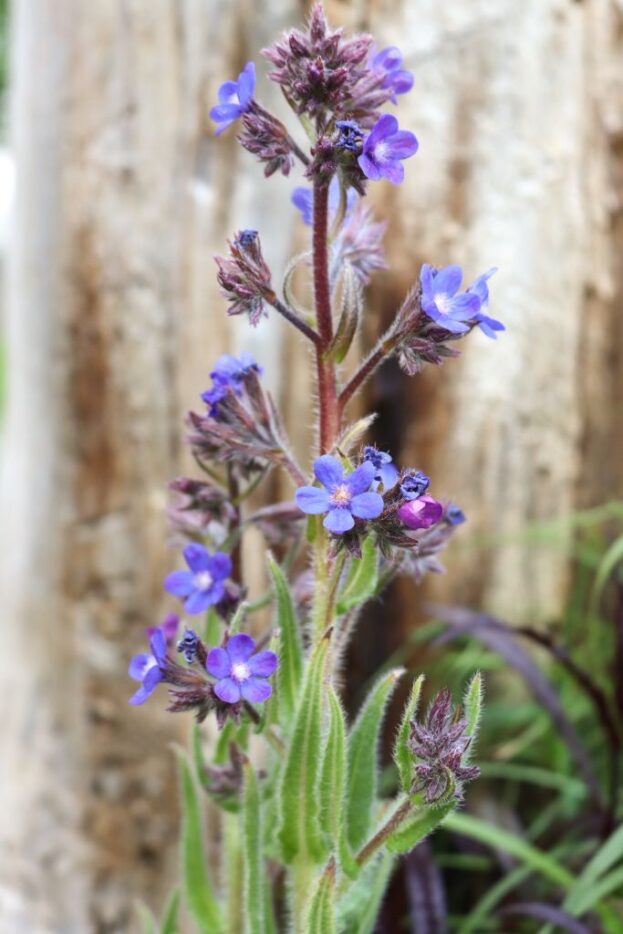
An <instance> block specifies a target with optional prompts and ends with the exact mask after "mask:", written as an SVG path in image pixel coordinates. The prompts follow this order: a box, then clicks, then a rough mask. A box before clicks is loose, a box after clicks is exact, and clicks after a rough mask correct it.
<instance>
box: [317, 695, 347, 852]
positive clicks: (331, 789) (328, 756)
mask: <svg viewBox="0 0 623 934" xmlns="http://www.w3.org/2000/svg"><path fill="white" fill-rule="evenodd" d="M345 785H346V723H345V721H344V711H343V710H342V705H341V704H340V702H339V700H338V698H337V695H336V693H335V691H334V690H333V688H332V687H330V688H329V730H328V732H327V741H326V745H325V749H324V757H323V760H322V770H321V773H320V826H321V827H322V830H323V832H324V833H325V834H326V835H327V837H328V838H329V840H330V845H331V849H335V847H336V845H337V842H338V840H339V837H340V832H341V825H342V811H343V807H344V793H345V791H346V787H345Z"/></svg>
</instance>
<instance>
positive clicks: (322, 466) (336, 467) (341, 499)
mask: <svg viewBox="0 0 623 934" xmlns="http://www.w3.org/2000/svg"><path fill="white" fill-rule="evenodd" d="M314 476H315V477H316V480H318V481H319V483H320V484H321V487H316V486H302V487H300V488H299V489H298V490H297V491H296V503H297V506H298V507H299V509H301V510H302V511H303V512H304V513H307V515H310V516H314V515H324V516H325V518H324V521H323V523H322V524H323V525H324V527H325V529H327V530H328V531H329V532H333V534H334V535H341V534H343V533H344V532H348V531H349V530H350V529H352V528H353V526H354V525H355V519H376V518H377V516H380V514H381V513H382V512H383V498H382V496H379V494H378V493H375V492H373V491H371V490H370V488H371V486H372V484H373V482H374V466H373V465H372V464H371V463H370V461H364V462H363V463H362V464H360V465H359V467H357V468H356V469H355V470H353V472H352V473H350V474H348V475H345V473H344V468H343V467H342V465H341V464H340V462H339V460H338V459H337V458H336V457H332V456H331V455H330V454H324V455H323V456H322V457H318V458H317V459H316V460H315V461H314Z"/></svg>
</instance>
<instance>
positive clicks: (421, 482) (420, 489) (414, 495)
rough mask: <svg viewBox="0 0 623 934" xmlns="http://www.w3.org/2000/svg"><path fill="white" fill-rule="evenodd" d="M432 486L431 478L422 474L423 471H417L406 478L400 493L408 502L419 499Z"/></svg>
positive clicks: (401, 485)
mask: <svg viewBox="0 0 623 934" xmlns="http://www.w3.org/2000/svg"><path fill="white" fill-rule="evenodd" d="M429 486H430V478H429V477H427V476H426V474H425V473H422V471H421V470H415V471H413V472H411V473H409V474H407V476H406V477H404V479H403V481H402V483H401V484H400V492H401V493H402V495H403V497H404V499H406V500H407V502H411V500H414V499H418V498H419V497H420V496H421V495H422V494H423V493H426V491H427V489H428V488H429Z"/></svg>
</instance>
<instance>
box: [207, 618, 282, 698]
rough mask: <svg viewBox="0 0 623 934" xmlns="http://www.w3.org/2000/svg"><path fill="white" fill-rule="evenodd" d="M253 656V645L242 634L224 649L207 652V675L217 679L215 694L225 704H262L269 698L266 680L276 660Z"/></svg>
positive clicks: (272, 655) (267, 655) (269, 654)
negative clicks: (243, 701)
mask: <svg viewBox="0 0 623 934" xmlns="http://www.w3.org/2000/svg"><path fill="white" fill-rule="evenodd" d="M254 652H255V642H254V641H253V639H252V638H251V636H247V635H246V634H245V633H239V634H238V635H235V636H232V637H231V639H229V640H228V642H227V643H226V645H225V647H224V648H216V649H210V651H209V652H208V658H207V661H206V671H207V672H208V674H209V675H211V676H212V677H213V678H215V679H216V684H215V685H214V693H215V694H216V696H217V697H218V698H219V700H222V701H223V702H224V703H225V704H237V703H238V701H239V700H245V701H249V703H251V704H261V703H262V701H265V700H267V699H268V698H269V697H270V695H271V693H272V688H271V686H270V684H269V683H268V681H267V680H266V679H267V678H269V677H270V676H271V675H272V674H273V672H274V671H275V669H276V667H277V662H278V659H277V656H276V655H275V653H274V652H268V651H265V652H257V653H256V654H254Z"/></svg>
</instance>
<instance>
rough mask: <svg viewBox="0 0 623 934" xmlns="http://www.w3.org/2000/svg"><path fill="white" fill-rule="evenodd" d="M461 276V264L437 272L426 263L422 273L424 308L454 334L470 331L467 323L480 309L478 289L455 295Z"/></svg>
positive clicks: (426, 312) (425, 311) (438, 322)
mask: <svg viewBox="0 0 623 934" xmlns="http://www.w3.org/2000/svg"><path fill="white" fill-rule="evenodd" d="M462 278H463V273H462V271H461V267H460V266H446V268H445V269H440V270H439V272H435V270H434V269H433V268H432V266H429V265H428V263H425V264H424V265H423V266H422V271H421V273H420V282H421V284H422V310H423V311H424V313H425V314H426V315H428V317H429V318H432V320H433V321H435V322H436V323H437V324H440V325H441V326H442V327H443V328H445V329H446V331H450V332H451V333H452V334H465V333H467V331H469V326H468V325H467V324H466V323H465V322H466V321H470V320H472V319H474V318H475V317H476V315H477V314H478V312H479V311H480V298H479V297H478V295H477V294H476V293H475V292H463V293H462V294H461V295H457V294H456V293H457V292H458V290H459V287H460V285H461V280H462Z"/></svg>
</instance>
